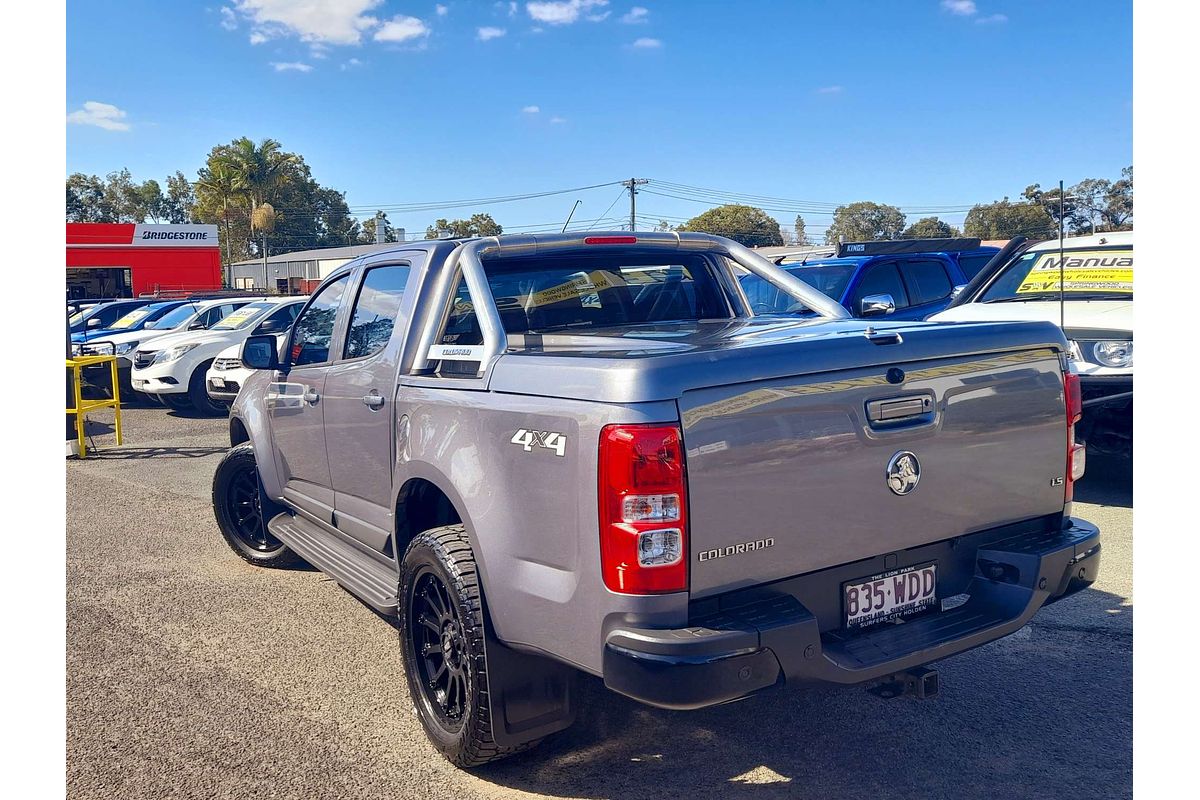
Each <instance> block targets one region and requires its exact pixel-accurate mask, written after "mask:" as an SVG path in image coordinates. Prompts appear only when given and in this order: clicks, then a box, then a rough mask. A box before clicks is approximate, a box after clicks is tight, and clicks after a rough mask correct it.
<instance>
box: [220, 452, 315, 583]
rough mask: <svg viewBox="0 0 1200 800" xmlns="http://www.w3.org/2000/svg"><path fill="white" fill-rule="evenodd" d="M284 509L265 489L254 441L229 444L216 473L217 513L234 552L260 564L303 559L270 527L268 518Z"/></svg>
mask: <svg viewBox="0 0 1200 800" xmlns="http://www.w3.org/2000/svg"><path fill="white" fill-rule="evenodd" d="M247 504H248V505H247ZM284 510H285V509H284V508H283V507H282V506H280V505H279V504H278V503H275V502H273V501H272V500H271V498H269V497H267V496H266V494H265V493H264V492H263V487H262V481H261V480H260V479H259V477H258V463H257V462H256V461H255V459H254V448H253V446H251V444H250V442H242V443H241V444H239V445H237V446H236V447H231V448H229V451H228V452H226V453H225V457H224V458H222V459H221V463H220V464H218V465H217V471H216V474H214V475H213V513H214V514H215V515H216V518H217V527H219V528H220V529H221V535H222V536H223V537H225V542H226V543H227V544H228V545H229V546H230V548H232V549H233V552H235V553H237V554H238V555H239V556H241V557H242V558H243V559H245V560H246V561H249V562H250V563H251V564H254V565H255V566H259V567H276V568H279V567H293V566H296V565H298V564H301V563H303V561H302V560H301V558H300V557H299V556H297V555H296V554H295V553H294V552H292V551H291V550H290V549H288V547H287V545H285V544H284V543H283V542H281V541H279V540H278V539H276V538H275V537H274V536H272V535H271V534H270V532H269V531H268V530H267V528H266V524H267V520H269V519H271V517H273V516H275V515H276V514H278V513H280V512H281V511H284Z"/></svg>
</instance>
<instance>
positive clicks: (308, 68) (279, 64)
mask: <svg viewBox="0 0 1200 800" xmlns="http://www.w3.org/2000/svg"><path fill="white" fill-rule="evenodd" d="M271 66H272V67H274V68H275V71H276V72H312V69H313V68H312V64H305V63H304V62H302V61H272V62H271Z"/></svg>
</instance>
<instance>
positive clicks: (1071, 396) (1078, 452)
mask: <svg viewBox="0 0 1200 800" xmlns="http://www.w3.org/2000/svg"><path fill="white" fill-rule="evenodd" d="M1063 397H1064V398H1065V399H1066V406H1067V474H1066V479H1065V480H1064V481H1063V483H1064V484H1065V485H1066V489H1065V493H1064V501H1065V502H1067V503H1070V502H1071V500H1072V499H1073V498H1074V497H1075V481H1077V480H1079V479H1080V478H1082V477H1083V471H1084V468H1085V466H1086V465H1087V451H1086V450H1085V449H1084V445H1083V444H1082V443H1081V444H1076V443H1075V423H1076V422H1079V420H1081V419H1083V392H1082V390H1081V389H1080V385H1079V375H1078V373H1076V372H1072V371H1070V370H1067V371H1066V372H1064V373H1063Z"/></svg>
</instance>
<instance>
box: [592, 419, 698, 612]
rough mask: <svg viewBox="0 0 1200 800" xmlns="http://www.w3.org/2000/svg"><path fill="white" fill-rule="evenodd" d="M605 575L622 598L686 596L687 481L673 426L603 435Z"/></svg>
mask: <svg viewBox="0 0 1200 800" xmlns="http://www.w3.org/2000/svg"><path fill="white" fill-rule="evenodd" d="M599 484H600V485H599V498H598V499H599V516H600V571H601V574H602V575H603V577H604V585H605V586H607V587H608V588H609V589H610V590H611V591H614V592H620V593H622V594H658V593H663V592H682V591H686V590H687V585H688V575H687V567H688V565H687V558H686V555H687V479H686V473H685V470H684V463H683V442H682V439H681V435H680V432H679V428H678V427H677V426H674V425H606V426H605V427H604V429H603V430H601V431H600V469H599Z"/></svg>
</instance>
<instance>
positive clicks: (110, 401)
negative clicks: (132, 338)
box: [67, 356, 121, 458]
mask: <svg viewBox="0 0 1200 800" xmlns="http://www.w3.org/2000/svg"><path fill="white" fill-rule="evenodd" d="M94 364H108V365H109V367H110V368H111V370H112V397H111V398H106V399H104V400H84V399H83V381H82V380H81V378H82V377H83V376H82V374H81V373H82V371H83V368H84V367H90V366H93V365H94ZM67 369H69V370H72V371H73V372H74V375H73V376H72V377H73V378H74V380H73V383H74V385H75V407H74V408H68V409H67V413H68V414H74V415H75V432H76V435H77V437H78V439H79V457H80V458H87V439H86V437H85V435H84V426H86V425H87V418H86V416H85V415H86V414H87V412H89V411H95V410H96V409H98V408H111V409H113V411H114V412H115V414H116V422H115V423H114V427H115V428H116V433H117V444H121V384H120V381H119V380H118V378H117V357H116V356H75V357H74V358H68V359H67Z"/></svg>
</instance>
